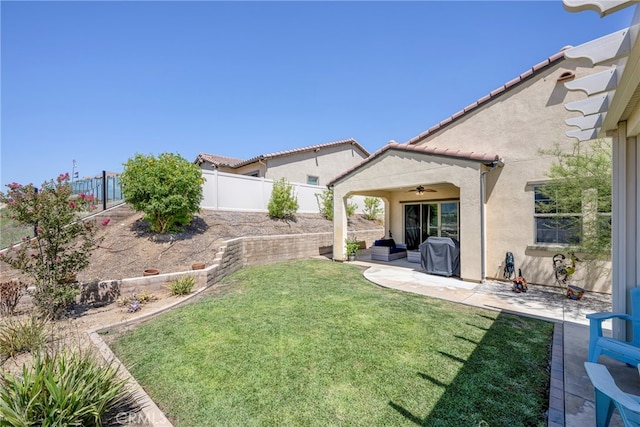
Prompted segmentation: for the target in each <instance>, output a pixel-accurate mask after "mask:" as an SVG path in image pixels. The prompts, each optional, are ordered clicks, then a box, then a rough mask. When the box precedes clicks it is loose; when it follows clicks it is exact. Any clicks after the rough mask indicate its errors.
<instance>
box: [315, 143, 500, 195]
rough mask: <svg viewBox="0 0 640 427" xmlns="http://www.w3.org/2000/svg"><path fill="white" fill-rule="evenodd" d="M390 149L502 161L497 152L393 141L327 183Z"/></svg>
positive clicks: (471, 159)
mask: <svg viewBox="0 0 640 427" xmlns="http://www.w3.org/2000/svg"><path fill="white" fill-rule="evenodd" d="M389 150H397V151H405V152H413V153H422V154H426V155H431V156H440V157H448V158H455V159H462V160H470V161H475V162H480V163H486V164H490V163H493V162H495V161H500V156H498V155H497V154H488V153H474V152H467V151H461V150H453V149H451V148H436V147H431V146H424V145H420V146H418V145H409V144H398V143H397V142H394V141H391V142H390V143H388V144H387V145H385V146H384V147H382V148H381V149H379V150H378V151H376V152H375V153H373V154H372V155H370V156H369V157H367V158H366V159H364V160H362V161H361V162H360V163H358V164H357V165H355V166H353V167H352V168H350V169H348V170H346V171H345V172H343V173H341V174H340V175H338V176H336V177H335V178H333V179H332V180H331V181H329V183H328V184H327V185H333V184H334V183H335V182H336V181H340V180H341V179H342V178H344V177H346V176H347V175H350V174H351V173H352V172H354V171H355V170H357V169H359V168H360V167H362V166H363V165H365V164H366V163H369V162H370V161H372V160H373V159H375V158H376V157H378V156H380V155H382V154H383V153H385V152H387V151H389Z"/></svg>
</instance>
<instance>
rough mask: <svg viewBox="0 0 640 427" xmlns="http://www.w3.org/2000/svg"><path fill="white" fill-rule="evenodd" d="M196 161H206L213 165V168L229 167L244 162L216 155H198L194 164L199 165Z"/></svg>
mask: <svg viewBox="0 0 640 427" xmlns="http://www.w3.org/2000/svg"><path fill="white" fill-rule="evenodd" d="M198 160H204V161H207V162H209V163H211V164H213V165H214V166H231V167H233V166H234V165H236V164H238V163H240V162H243V161H244V160H242V159H235V158H233V157H225V156H218V155H216V154H207V153H200V154H198V158H197V159H196V163H199V162H198Z"/></svg>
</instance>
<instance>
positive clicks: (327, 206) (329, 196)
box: [317, 190, 333, 221]
mask: <svg viewBox="0 0 640 427" xmlns="http://www.w3.org/2000/svg"><path fill="white" fill-rule="evenodd" d="M317 196H318V198H319V199H320V213H321V214H322V216H324V217H325V218H326V219H328V220H329V221H333V190H324V191H323V192H322V193H319V194H317Z"/></svg>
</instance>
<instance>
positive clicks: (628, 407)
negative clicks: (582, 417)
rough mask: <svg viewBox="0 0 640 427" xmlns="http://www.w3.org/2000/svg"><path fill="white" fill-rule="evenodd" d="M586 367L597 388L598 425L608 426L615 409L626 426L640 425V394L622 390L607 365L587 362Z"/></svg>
mask: <svg viewBox="0 0 640 427" xmlns="http://www.w3.org/2000/svg"><path fill="white" fill-rule="evenodd" d="M584 368H585V369H586V371H587V375H589V379H590V380H591V384H593V387H594V388H595V398H596V427H608V425H609V423H610V422H611V416H612V415H613V410H614V409H618V412H619V413H620V418H622V421H623V422H624V425H625V427H640V396H636V395H635V394H630V393H625V392H624V391H622V390H620V388H619V387H618V386H617V385H616V382H615V381H614V379H613V377H612V376H611V373H609V370H608V369H607V367H606V366H604V365H600V364H597V363H591V362H585V363H584Z"/></svg>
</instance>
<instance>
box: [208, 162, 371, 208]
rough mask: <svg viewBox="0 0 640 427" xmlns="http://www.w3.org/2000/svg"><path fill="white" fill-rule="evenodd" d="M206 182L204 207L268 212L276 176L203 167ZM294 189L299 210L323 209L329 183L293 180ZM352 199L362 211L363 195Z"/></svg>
mask: <svg viewBox="0 0 640 427" xmlns="http://www.w3.org/2000/svg"><path fill="white" fill-rule="evenodd" d="M202 176H203V178H204V179H205V183H204V185H203V189H202V195H203V199H202V202H201V203H200V207H201V208H202V209H213V210H234V211H251V212H267V211H268V209H267V206H268V204H269V199H270V198H271V191H272V189H273V180H272V179H266V178H256V177H252V176H244V175H235V174H231V173H225V172H218V171H217V170H214V171H209V170H203V171H202ZM290 184H291V185H293V187H294V193H295V194H296V196H297V198H298V205H299V206H300V207H299V208H298V212H300V213H318V212H320V204H319V202H320V199H319V198H318V194H322V192H323V191H324V190H326V189H327V187H323V186H318V185H307V184H299V183H295V182H292V183H290ZM351 201H352V202H353V203H356V204H357V205H358V208H357V209H356V212H357V213H362V210H363V208H364V197H361V196H354V197H353V198H352V199H351Z"/></svg>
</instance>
